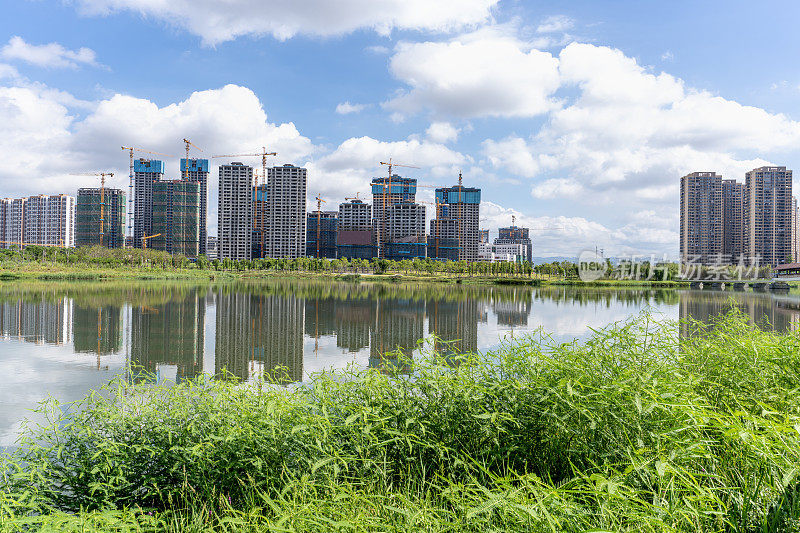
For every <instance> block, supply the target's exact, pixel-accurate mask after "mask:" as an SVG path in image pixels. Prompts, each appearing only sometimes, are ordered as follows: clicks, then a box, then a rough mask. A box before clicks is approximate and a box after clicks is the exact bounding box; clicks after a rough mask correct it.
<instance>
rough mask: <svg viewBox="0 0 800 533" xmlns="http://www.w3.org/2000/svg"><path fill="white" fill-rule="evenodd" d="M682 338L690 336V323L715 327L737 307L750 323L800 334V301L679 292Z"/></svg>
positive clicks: (732, 293) (731, 293)
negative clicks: (713, 324) (691, 320)
mask: <svg viewBox="0 0 800 533" xmlns="http://www.w3.org/2000/svg"><path fill="white" fill-rule="evenodd" d="M678 294H679V296H680V307H679V318H680V320H681V335H683V336H686V335H689V334H690V330H691V327H690V326H689V325H688V324H686V323H685V322H686V319H688V318H692V319H694V320H697V321H699V322H703V323H705V324H711V323H712V322H713V319H714V317H716V316H718V315H719V314H721V313H725V312H727V311H728V310H730V309H731V307H732V306H733V307H736V308H737V309H738V310H739V311H741V312H742V313H743V314H744V315H745V316H747V317H749V319H750V323H751V324H755V325H757V326H759V327H761V328H764V329H772V330H775V331H780V332H787V331H797V330H798V325H799V324H800V299H798V298H797V297H795V296H779V295H773V294H769V293H757V292H748V293H745V292H736V291H697V290H685V291H678Z"/></svg>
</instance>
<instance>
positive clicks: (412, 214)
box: [383, 202, 427, 261]
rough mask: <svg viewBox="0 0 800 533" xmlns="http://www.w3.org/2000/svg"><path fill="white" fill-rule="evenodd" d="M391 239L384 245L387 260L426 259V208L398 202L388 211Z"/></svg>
mask: <svg viewBox="0 0 800 533" xmlns="http://www.w3.org/2000/svg"><path fill="white" fill-rule="evenodd" d="M387 211H388V216H389V235H388V236H389V239H388V241H386V242H385V243H384V245H383V246H384V254H383V256H384V257H385V258H386V259H392V260H394V261H402V260H403V259H415V258H425V257H426V256H427V251H426V242H425V206H424V205H420V204H417V203H413V202H397V203H394V204H392V205H391V207H389V208H388V209H387Z"/></svg>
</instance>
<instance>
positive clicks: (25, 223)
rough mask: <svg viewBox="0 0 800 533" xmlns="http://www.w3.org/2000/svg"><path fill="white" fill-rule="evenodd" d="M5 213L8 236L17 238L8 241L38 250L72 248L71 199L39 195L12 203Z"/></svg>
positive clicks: (72, 199) (73, 201)
mask: <svg viewBox="0 0 800 533" xmlns="http://www.w3.org/2000/svg"><path fill="white" fill-rule="evenodd" d="M9 213H10V228H9V229H10V233H11V234H12V235H13V236H19V237H20V239H19V240H14V239H10V240H11V241H13V242H20V243H24V244H37V245H40V246H65V247H70V246H75V198H74V197H72V196H67V195H65V194H53V195H45V194H41V195H39V196H29V197H27V198H21V199H19V200H12V202H11V209H10V210H9ZM7 231H8V230H7ZM12 245H13V244H12Z"/></svg>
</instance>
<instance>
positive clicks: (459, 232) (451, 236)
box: [429, 175, 481, 261]
mask: <svg viewBox="0 0 800 533" xmlns="http://www.w3.org/2000/svg"><path fill="white" fill-rule="evenodd" d="M458 181H459V184H458V185H455V186H453V187H441V188H438V189H436V204H437V209H436V211H437V212H436V218H435V219H434V220H432V221H431V236H430V239H429V240H434V241H438V249H439V253H438V255H437V256H435V258H438V259H454V260H455V259H457V260H459V261H477V260H478V240H479V237H480V227H479V221H480V204H481V190H480V189H476V188H475V187H464V186H463V185H461V176H460V175H459V178H458ZM453 241H455V242H457V243H458V245H457V246H458V254H457V256H456V257H453V256H452V255H453V254H452V249H451V248H449V247H448V246H446V245H445V243H448V244H452V242H453Z"/></svg>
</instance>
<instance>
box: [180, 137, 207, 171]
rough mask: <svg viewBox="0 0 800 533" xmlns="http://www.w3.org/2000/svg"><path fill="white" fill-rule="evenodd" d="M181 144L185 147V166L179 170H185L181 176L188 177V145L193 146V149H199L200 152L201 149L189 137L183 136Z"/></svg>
mask: <svg viewBox="0 0 800 533" xmlns="http://www.w3.org/2000/svg"><path fill="white" fill-rule="evenodd" d="M183 144H184V146H185V148H186V168H184V169H181V170H182V171H183V172H185V174H184V175H183V178H188V177H189V147H190V146H194V147H195V149H196V150H198V151H200V152H202V151H203V149H202V148H200V147H199V146H197V145H196V144H194V143H193V142H192V141H190V140H189V139H187V138H185V137H184V139H183Z"/></svg>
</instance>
